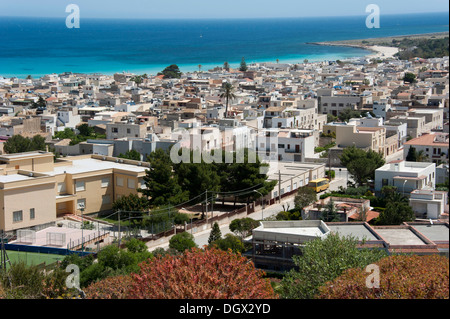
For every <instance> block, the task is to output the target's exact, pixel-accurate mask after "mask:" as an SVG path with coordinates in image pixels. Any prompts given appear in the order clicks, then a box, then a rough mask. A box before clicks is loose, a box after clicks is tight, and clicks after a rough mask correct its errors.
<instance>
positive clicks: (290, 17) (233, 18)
mask: <svg viewBox="0 0 450 319" xmlns="http://www.w3.org/2000/svg"><path fill="white" fill-rule="evenodd" d="M449 13H450V12H449V11H433V12H409V13H384V14H382V15H384V16H396V15H401V16H406V15H425V14H449ZM358 17H367V15H366V14H354V15H333V16H286V17H166V18H157V17H148V18H146V17H139V18H133V17H84V18H83V19H90V20H269V19H313V18H358ZM0 18H30V19H33V18H35V19H65V18H67V16H66V15H64V16H19V15H7V16H3V15H0Z"/></svg>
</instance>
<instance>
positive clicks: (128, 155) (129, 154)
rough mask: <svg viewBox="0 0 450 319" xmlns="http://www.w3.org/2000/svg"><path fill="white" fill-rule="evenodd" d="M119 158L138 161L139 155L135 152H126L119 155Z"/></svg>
mask: <svg viewBox="0 0 450 319" xmlns="http://www.w3.org/2000/svg"><path fill="white" fill-rule="evenodd" d="M118 157H119V158H125V159H130V160H133V161H140V160H141V153H139V152H138V151H136V150H130V151H126V152H125V154H122V153H120V154H119V156H118Z"/></svg>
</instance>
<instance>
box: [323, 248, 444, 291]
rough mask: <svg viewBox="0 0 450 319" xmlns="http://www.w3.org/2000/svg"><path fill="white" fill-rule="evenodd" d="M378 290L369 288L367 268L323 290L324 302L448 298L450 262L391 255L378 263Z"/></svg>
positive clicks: (349, 273) (350, 272)
mask: <svg viewBox="0 0 450 319" xmlns="http://www.w3.org/2000/svg"><path fill="white" fill-rule="evenodd" d="M376 265H378V266H379V269H380V286H379V288H367V287H366V278H367V277H368V275H369V273H368V272H366V271H365V269H361V268H353V269H348V270H346V271H345V272H344V273H343V274H342V275H341V276H339V277H337V278H336V279H334V280H333V281H330V282H328V283H327V284H326V285H324V286H323V287H321V288H320V294H319V298H321V299H448V298H449V260H448V258H447V257H444V256H439V255H427V256H418V255H413V256H406V255H397V256H389V257H385V258H383V259H381V260H380V261H379V262H376Z"/></svg>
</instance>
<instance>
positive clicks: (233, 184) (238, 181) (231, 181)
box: [216, 149, 277, 202]
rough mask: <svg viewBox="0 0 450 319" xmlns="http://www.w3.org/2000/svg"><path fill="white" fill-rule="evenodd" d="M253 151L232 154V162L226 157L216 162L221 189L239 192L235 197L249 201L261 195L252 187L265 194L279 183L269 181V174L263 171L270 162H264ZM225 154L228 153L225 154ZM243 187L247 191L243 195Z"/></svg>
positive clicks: (246, 150) (245, 150)
mask: <svg viewBox="0 0 450 319" xmlns="http://www.w3.org/2000/svg"><path fill="white" fill-rule="evenodd" d="M251 152H252V151H251V150H248V149H244V150H239V151H237V152H234V153H233V154H232V155H233V161H232V163H231V164H228V163H225V162H226V161H225V158H224V159H223V160H222V163H219V164H216V170H217V172H218V173H219V176H220V179H221V182H220V183H221V191H222V192H231V193H232V192H237V193H236V195H235V196H236V197H235V198H240V199H247V202H249V201H250V199H256V198H259V197H260V195H259V194H258V193H256V192H252V191H251V190H252V189H254V190H258V191H259V192H260V193H261V194H262V195H263V196H265V195H267V194H268V193H269V192H270V191H272V190H273V188H274V187H275V185H276V184H277V181H267V179H268V176H267V174H266V173H264V172H263V171H264V169H265V168H267V167H268V164H266V163H262V162H261V161H260V159H259V157H258V156H257V155H256V154H254V153H251ZM223 156H224V157H225V156H227V155H225V154H223ZM230 158H231V155H230ZM238 159H239V160H238ZM243 189H244V190H246V192H244V194H242V195H241V193H242V190H243Z"/></svg>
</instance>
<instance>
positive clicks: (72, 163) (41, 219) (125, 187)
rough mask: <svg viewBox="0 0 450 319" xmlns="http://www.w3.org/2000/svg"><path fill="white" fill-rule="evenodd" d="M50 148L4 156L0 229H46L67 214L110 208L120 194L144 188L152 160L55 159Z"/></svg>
mask: <svg viewBox="0 0 450 319" xmlns="http://www.w3.org/2000/svg"><path fill="white" fill-rule="evenodd" d="M53 158H54V155H53V153H50V152H28V153H18V154H9V155H2V156H0V203H1V205H0V229H1V230H4V231H6V232H12V231H15V230H17V229H23V228H35V229H39V228H40V227H46V226H48V225H50V224H52V223H55V221H56V220H57V218H60V217H63V216H64V215H66V214H77V215H79V214H81V208H82V207H83V209H84V211H83V213H84V214H94V213H99V212H102V211H109V210H111V209H112V203H113V202H114V200H116V199H118V198H119V197H120V196H123V195H128V194H132V193H133V194H137V189H138V188H140V187H145V185H144V183H143V177H144V176H145V171H146V169H148V167H149V163H146V162H138V161H131V160H125V159H119V158H114V157H106V156H98V155H86V156H74V157H67V158H64V159H59V160H58V161H56V162H54V159H53Z"/></svg>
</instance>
